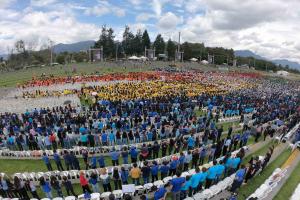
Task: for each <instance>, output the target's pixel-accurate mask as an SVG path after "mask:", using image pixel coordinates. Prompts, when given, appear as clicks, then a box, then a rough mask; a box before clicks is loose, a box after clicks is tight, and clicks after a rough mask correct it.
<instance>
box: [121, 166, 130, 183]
mask: <svg viewBox="0 0 300 200" xmlns="http://www.w3.org/2000/svg"><path fill="white" fill-rule="evenodd" d="M128 177H129V171H128V170H126V169H125V167H121V180H122V184H124V185H127V184H128Z"/></svg>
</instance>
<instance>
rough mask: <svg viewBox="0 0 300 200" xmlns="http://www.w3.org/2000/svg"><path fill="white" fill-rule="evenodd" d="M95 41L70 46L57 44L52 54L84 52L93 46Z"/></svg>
mask: <svg viewBox="0 0 300 200" xmlns="http://www.w3.org/2000/svg"><path fill="white" fill-rule="evenodd" d="M94 44H95V41H92V40H88V41H82V42H76V43H72V44H62V43H60V44H57V45H54V47H53V51H54V53H61V52H64V51H67V52H79V51H85V50H88V49H89V48H90V47H91V46H94Z"/></svg>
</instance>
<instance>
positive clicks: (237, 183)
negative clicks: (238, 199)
mask: <svg viewBox="0 0 300 200" xmlns="http://www.w3.org/2000/svg"><path fill="white" fill-rule="evenodd" d="M245 174H246V167H245V165H241V169H239V170H238V171H237V172H236V173H235V178H234V181H233V183H232V186H231V189H230V191H231V192H235V191H236V190H237V189H238V188H239V187H241V185H242V183H243V181H244V178H245Z"/></svg>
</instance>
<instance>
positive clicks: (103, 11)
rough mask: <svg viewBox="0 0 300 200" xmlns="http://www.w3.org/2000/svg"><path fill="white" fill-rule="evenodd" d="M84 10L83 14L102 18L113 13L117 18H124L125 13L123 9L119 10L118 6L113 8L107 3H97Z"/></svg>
mask: <svg viewBox="0 0 300 200" xmlns="http://www.w3.org/2000/svg"><path fill="white" fill-rule="evenodd" d="M81 8H83V9H85V11H84V13H85V14H86V15H95V16H98V17H100V16H103V15H107V14H110V13H113V14H114V15H115V16H117V17H124V16H125V15H126V11H125V9H123V8H120V7H118V6H114V5H112V4H110V3H109V2H108V1H99V2H98V5H96V6H93V7H89V8H84V7H81Z"/></svg>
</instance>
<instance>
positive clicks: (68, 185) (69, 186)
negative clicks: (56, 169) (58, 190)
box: [62, 176, 77, 197]
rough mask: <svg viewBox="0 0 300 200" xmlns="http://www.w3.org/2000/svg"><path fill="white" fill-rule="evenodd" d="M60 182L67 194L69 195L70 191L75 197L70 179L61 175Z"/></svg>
mask: <svg viewBox="0 0 300 200" xmlns="http://www.w3.org/2000/svg"><path fill="white" fill-rule="evenodd" d="M62 184H63V186H64V187H65V189H66V192H67V195H68V196H70V194H71V193H72V195H73V196H75V197H76V196H77V195H76V193H75V192H74V189H73V185H72V183H71V181H70V180H69V179H68V177H66V176H63V180H62Z"/></svg>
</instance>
